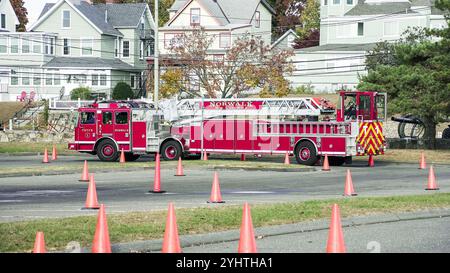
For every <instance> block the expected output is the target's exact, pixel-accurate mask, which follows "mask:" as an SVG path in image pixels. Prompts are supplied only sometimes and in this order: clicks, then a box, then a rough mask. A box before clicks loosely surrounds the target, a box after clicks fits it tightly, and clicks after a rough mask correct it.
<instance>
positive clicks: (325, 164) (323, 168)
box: [322, 154, 330, 171]
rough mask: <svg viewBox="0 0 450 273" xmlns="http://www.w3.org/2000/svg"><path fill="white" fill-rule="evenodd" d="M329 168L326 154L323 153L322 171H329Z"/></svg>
mask: <svg viewBox="0 0 450 273" xmlns="http://www.w3.org/2000/svg"><path fill="white" fill-rule="evenodd" d="M329 170H330V163H329V162H328V155H327V154H325V159H324V160H323V166H322V171H329Z"/></svg>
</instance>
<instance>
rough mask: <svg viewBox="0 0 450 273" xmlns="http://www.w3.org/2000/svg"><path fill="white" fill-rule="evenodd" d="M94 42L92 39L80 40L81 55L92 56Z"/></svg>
mask: <svg viewBox="0 0 450 273" xmlns="http://www.w3.org/2000/svg"><path fill="white" fill-rule="evenodd" d="M93 47H94V41H93V40H92V39H81V55H82V56H92V48H93Z"/></svg>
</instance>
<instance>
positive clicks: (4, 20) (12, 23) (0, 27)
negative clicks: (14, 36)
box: [0, 0, 19, 32]
mask: <svg viewBox="0 0 450 273" xmlns="http://www.w3.org/2000/svg"><path fill="white" fill-rule="evenodd" d="M17 25H19V18H17V15H16V13H15V12H14V9H13V7H12V5H11V3H10V2H9V0H0V32H15V31H16V27H17Z"/></svg>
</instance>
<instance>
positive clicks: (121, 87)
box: [112, 82, 134, 100]
mask: <svg viewBox="0 0 450 273" xmlns="http://www.w3.org/2000/svg"><path fill="white" fill-rule="evenodd" d="M128 98H129V99H132V98H134V93H133V90H131V86H130V85H129V84H127V83H125V82H119V83H118V84H117V85H116V87H114V90H113V93H112V99H114V100H126V99H128Z"/></svg>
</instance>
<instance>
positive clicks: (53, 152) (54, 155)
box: [52, 145, 58, 160]
mask: <svg viewBox="0 0 450 273" xmlns="http://www.w3.org/2000/svg"><path fill="white" fill-rule="evenodd" d="M57 159H58V155H57V153H56V146H55V145H53V150H52V160H57Z"/></svg>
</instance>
